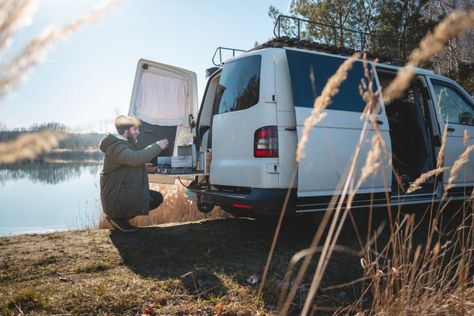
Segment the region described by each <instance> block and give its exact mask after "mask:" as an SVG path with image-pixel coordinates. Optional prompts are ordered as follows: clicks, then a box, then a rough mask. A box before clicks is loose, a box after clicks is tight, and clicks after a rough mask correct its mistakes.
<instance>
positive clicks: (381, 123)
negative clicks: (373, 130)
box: [375, 120, 383, 125]
mask: <svg viewBox="0 0 474 316" xmlns="http://www.w3.org/2000/svg"><path fill="white" fill-rule="evenodd" d="M375 123H377V125H383V122H382V121H381V120H375Z"/></svg>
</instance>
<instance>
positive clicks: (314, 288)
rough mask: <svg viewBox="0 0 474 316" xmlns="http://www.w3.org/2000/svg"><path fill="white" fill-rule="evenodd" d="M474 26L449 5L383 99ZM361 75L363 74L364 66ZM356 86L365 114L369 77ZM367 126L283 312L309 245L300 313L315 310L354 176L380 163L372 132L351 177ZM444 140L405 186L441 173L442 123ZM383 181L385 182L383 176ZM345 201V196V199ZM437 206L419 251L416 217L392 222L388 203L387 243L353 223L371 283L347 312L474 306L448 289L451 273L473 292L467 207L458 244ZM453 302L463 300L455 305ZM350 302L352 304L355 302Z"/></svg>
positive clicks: (371, 102) (471, 17)
mask: <svg viewBox="0 0 474 316" xmlns="http://www.w3.org/2000/svg"><path fill="white" fill-rule="evenodd" d="M473 26H474V11H471V12H468V13H459V12H455V13H453V14H452V15H450V16H449V17H448V18H446V19H445V20H444V21H442V22H441V23H440V24H439V25H438V26H437V27H436V28H435V30H434V32H433V33H432V34H428V35H427V36H426V37H425V38H424V39H423V40H422V41H421V43H420V47H419V48H418V49H416V50H414V51H413V52H412V54H411V55H410V58H409V62H408V64H407V65H406V67H405V68H404V69H402V70H400V71H399V72H398V73H397V76H396V78H395V80H393V81H392V82H391V83H390V85H389V86H388V87H387V89H386V90H385V91H384V101H385V102H390V100H395V99H397V98H398V97H400V96H401V95H402V93H403V92H404V91H405V90H406V89H407V88H408V87H409V85H410V83H411V80H412V78H413V76H414V67H416V66H417V65H420V64H421V63H423V62H425V61H426V60H428V59H429V58H430V57H431V56H432V55H434V54H436V53H438V52H439V51H441V50H442V49H443V47H444V44H445V43H446V41H447V40H448V39H450V38H452V37H455V36H458V35H459V34H460V33H461V32H462V31H463V30H464V29H466V28H471V27H473ZM366 77H368V75H367V71H366ZM365 82H370V80H368V81H367V80H366V81H365ZM360 90H361V94H362V96H363V97H364V100H366V102H367V106H366V110H365V111H364V115H365V116H367V117H368V116H369V114H370V113H372V112H371V109H372V108H373V107H374V106H376V103H377V102H378V100H377V94H376V93H375V92H373V91H368V90H371V89H370V88H369V87H367V85H364V81H363V83H362V85H361V88H360ZM370 96H372V97H370ZM315 103H316V102H315ZM315 108H316V107H315ZM323 109H324V108H323ZM314 112H316V114H317V116H316V117H317V118H318V117H322V115H324V113H322V112H321V111H313V113H314ZM369 120H370V119H369ZM312 121H314V116H313V115H311V117H309V118H308V119H307V122H312ZM316 121H317V120H316ZM312 126H313V125H312V124H306V122H305V131H308V132H307V133H308V134H309V133H310V131H311V128H312ZM366 129H367V124H365V125H364V128H363V129H362V131H361V137H360V139H361V141H360V142H359V144H358V145H357V147H356V150H355V155H354V157H355V158H354V161H352V162H350V164H349V166H348V170H349V172H348V173H347V174H346V175H345V177H344V179H343V180H341V182H340V185H341V187H342V194H341V196H340V197H333V199H332V201H331V203H330V205H329V208H328V211H327V212H326V214H325V215H324V217H323V219H322V221H321V223H320V225H319V227H318V229H317V231H316V234H315V237H314V239H313V241H312V242H311V244H310V246H309V247H308V248H307V249H306V250H305V251H304V252H303V253H302V254H299V255H298V257H299V259H301V258H304V261H303V263H302V264H301V267H300V269H299V271H298V273H297V275H296V277H295V279H294V282H293V285H292V287H291V289H290V291H289V292H288V293H283V294H282V296H283V297H285V298H284V299H282V303H281V304H280V307H279V312H280V313H281V314H283V315H285V314H287V313H288V311H289V308H290V304H291V302H292V301H293V299H294V297H295V295H296V292H297V291H298V288H299V286H300V284H301V281H302V279H303V276H304V274H305V273H306V271H307V269H308V267H309V262H310V260H311V257H312V255H313V254H314V249H320V251H321V254H320V256H319V259H318V261H317V266H316V271H315V272H314V275H313V278H312V282H311V286H310V288H309V291H308V292H307V296H306V301H305V303H304V305H303V308H302V315H307V314H309V313H310V311H311V310H313V312H314V311H315V309H314V308H315V307H316V306H313V303H314V298H315V297H316V294H317V292H318V289H319V286H320V283H321V280H322V278H323V274H324V272H325V269H326V267H327V265H328V262H329V258H330V257H331V255H332V253H333V251H334V249H335V248H336V242H337V239H338V236H339V234H340V232H341V229H342V226H343V223H344V221H345V219H346V216H347V215H348V214H349V213H350V208H351V203H352V200H353V197H354V195H355V193H356V191H357V189H358V188H359V186H360V183H361V182H363V181H365V179H367V178H368V177H369V176H370V175H371V174H375V172H377V170H378V169H379V168H380V167H381V165H382V164H381V156H382V153H383V152H384V150H381V148H382V146H381V143H380V142H377V141H376V140H377V138H376V136H377V134H376V135H375V136H374V138H373V139H372V148H371V150H370V152H369V154H368V157H367V158H366V164H365V166H364V167H363V169H362V173H361V174H362V177H361V178H360V179H358V180H357V179H355V172H354V169H355V165H356V164H357V160H358V159H359V155H360V145H361V143H362V142H363V140H364V139H365V138H366V136H367V130H366ZM375 129H376V128H375ZM305 134H306V133H305ZM466 138H467V136H465V137H464V141H465V142H466ZM442 143H443V145H442V148H440V152H439V156H438V168H437V169H435V170H432V171H430V172H427V173H425V174H423V175H421V176H420V178H419V179H417V180H416V181H415V183H414V184H413V187H412V188H411V190H412V191H413V190H415V189H416V188H418V187H419V186H420V185H421V184H422V183H424V182H425V181H426V180H427V179H428V178H430V177H432V176H435V175H439V174H441V173H442V172H443V171H444V170H445V168H444V167H441V166H442V164H443V160H444V151H445V143H446V130H445V131H444V133H443V141H442ZM303 150H304V142H303V146H300V144H299V146H298V152H297V157H302V154H301V152H302V151H303ZM471 150H472V147H470V146H467V147H466V150H465V151H464V153H463V154H462V155H461V157H460V158H459V159H458V161H456V163H455V164H454V166H453V167H452V169H451V177H450V178H452V177H454V179H455V177H456V175H457V173H458V172H459V170H460V169H461V167H462V166H464V165H465V164H466V163H467V162H468V156H469V153H470V151H471ZM387 158H389V157H387ZM297 161H299V160H297ZM449 182H452V181H449ZM354 183H357V185H355V186H354ZM386 185H388V184H387V183H386ZM339 188H340V187H338V189H339ZM448 188H449V184H448ZM344 202H346V203H345V205H344ZM444 206H445V205H444ZM443 209H444V208H440V209H437V210H436V209H434V208H433V207H432V208H431V213H430V214H429V219H430V223H432V227H430V231H429V233H428V236H427V243H426V249H425V253H424V255H420V254H421V249H420V248H417V249H416V250H414V249H413V245H412V244H411V243H412V240H411V236H412V234H413V232H414V230H415V229H416V227H417V225H415V221H414V217H400V216H397V217H396V219H395V221H394V222H392V219H391V214H392V212H391V209H390V206H388V211H389V212H388V217H389V220H390V221H391V222H390V227H389V229H390V238H389V241H388V242H387V243H386V246H385V247H382V249H380V247H379V246H377V245H375V246H371V244H370V243H369V242H368V243H367V244H365V245H364V244H362V243H361V237H360V236H359V235H358V233H357V228H356V237H357V239H358V240H359V241H360V243H361V246H362V251H363V253H364V257H363V260H362V262H364V263H365V264H363V266H364V269H366V278H367V279H368V280H369V285H368V286H367V287H366V290H365V292H364V293H363V295H362V297H361V299H360V300H359V301H358V302H357V303H356V304H354V305H352V306H351V307H350V308H349V309H350V310H351V311H352V312H354V310H359V311H361V313H362V314H365V313H376V314H398V313H401V312H402V311H403V312H407V313H409V314H410V313H412V312H414V313H415V314H418V313H419V312H421V313H430V312H434V311H436V310H437V308H438V305H439V304H445V305H443V306H441V308H440V310H443V309H444V310H447V309H449V308H451V309H453V308H454V310H456V311H457V312H460V311H463V309H467V310H469V311H473V308H472V306H471V307H470V305H469V304H471V302H467V303H462V300H459V299H457V298H456V297H455V294H454V293H458V292H460V291H459V287H456V286H454V287H453V283H452V282H451V280H452V279H451V278H450V277H451V276H452V275H454V278H455V279H457V280H459V282H458V283H459V284H462V287H463V288H465V287H466V286H467V288H468V289H469V291H471V292H472V286H473V284H472V280H471V281H469V279H468V275H469V273H468V271H466V267H471V266H472V262H471V261H470V258H471V252H472V250H473V249H474V245H473V242H472V235H473V232H472V220H471V217H472V216H471V215H470V214H469V213H468V212H467V211H466V208H463V209H464V212H463V215H464V216H463V221H462V224H461V226H459V228H458V229H457V230H454V231H455V232H459V231H462V234H457V235H456V236H453V235H452V234H451V235H450V236H451V237H453V238H454V239H453V240H454V242H453V244H455V245H456V246H454V248H451V247H449V245H450V244H449V243H448V244H441V243H440V242H441V237H440V236H441V233H440V232H443V230H442V227H439V225H440V224H439V223H440V222H441V221H440V218H441V217H442V212H443ZM328 214H329V215H328ZM329 217H332V220H331V221H330V220H329ZM351 219H352V218H351ZM466 228H467V229H466ZM325 231H327V233H326V236H325V238H324V239H322V235H323V232H325ZM435 232H437V233H436V234H438V233H439V234H438V235H436V234H435ZM436 236H438V240H437V241H436V244H435V246H434V248H432V242H433V240H434V239H435V237H436ZM373 238H375V239H376V238H377V236H376V235H375V236H374V237H373ZM373 238H369V240H373ZM320 242H321V243H322V246H319V245H320ZM451 242H452V241H451ZM312 249H313V250H312ZM448 254H451V255H452V257H451V258H450V259H451V260H450V261H448V264H447V265H446V264H445V263H446V262H441V261H442V260H441V261H440V260H439V259H440V256H442V257H443V258H445V257H446V256H447V255H448ZM459 254H461V255H459ZM464 254H469V257H468V258H469V260H467V259H465V258H464ZM459 258H463V259H459ZM299 259H298V260H299ZM456 259H458V260H456ZM420 267H421V268H420ZM451 272H454V273H451ZM440 273H442V274H441V278H442V281H439V276H440ZM364 279H365V278H364ZM369 292H370V293H371V295H372V306H371V307H370V308H367V307H365V306H363V305H362V304H361V303H360V302H362V301H363V298H364V297H366V296H367V295H368V293H369ZM448 294H450V295H451V298H453V301H456V303H452V304H451V303H446V302H447V301H446V299H445V297H446V295H448ZM420 302H422V303H424V304H421V306H420V305H419V303H420ZM456 304H457V305H456ZM459 304H460V305H461V307H459V306H458V305H459ZM354 306H357V308H355V307H354ZM392 307H394V308H392ZM346 311H347V310H346Z"/></svg>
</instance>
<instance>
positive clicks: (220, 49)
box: [212, 46, 246, 66]
mask: <svg viewBox="0 0 474 316" xmlns="http://www.w3.org/2000/svg"><path fill="white" fill-rule="evenodd" d="M223 52H232V57H235V53H237V52H238V53H244V52H246V50H243V49H238V48H231V47H222V46H219V47H217V48H216V51H215V52H214V55H213V56H212V63H213V64H214V66H222V64H223V62H224V60H223V59H222V58H224V59H227V58H230V56H228V55H226V54H225V53H224V57H223ZM226 56H228V57H226ZM216 57H219V63H217V62H216Z"/></svg>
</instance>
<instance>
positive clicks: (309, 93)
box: [286, 49, 392, 211]
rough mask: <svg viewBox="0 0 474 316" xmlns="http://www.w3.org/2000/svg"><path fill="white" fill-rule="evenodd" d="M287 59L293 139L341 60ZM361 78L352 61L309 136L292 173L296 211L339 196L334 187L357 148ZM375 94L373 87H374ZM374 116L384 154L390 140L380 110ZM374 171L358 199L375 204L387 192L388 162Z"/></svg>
mask: <svg viewBox="0 0 474 316" xmlns="http://www.w3.org/2000/svg"><path fill="white" fill-rule="evenodd" d="M286 54H287V60H288V66H289V70H290V79H291V87H292V93H293V103H294V106H295V114H296V129H297V134H298V140H299V139H301V137H302V134H303V130H304V121H305V119H306V118H307V117H308V116H310V115H311V110H312V107H313V103H314V99H315V98H316V97H317V96H318V95H320V94H321V91H322V89H323V87H324V85H325V84H326V82H327V80H328V79H329V78H330V76H332V75H333V74H334V73H335V72H336V70H337V68H338V67H339V66H340V65H341V64H342V62H344V58H342V57H339V56H331V55H326V54H319V53H311V52H301V51H297V50H293V49H287V50H286ZM363 77H364V69H363V64H362V62H359V61H358V62H356V63H355V64H354V65H353V67H352V69H351V70H350V71H349V73H348V76H347V79H346V80H345V81H344V82H343V83H342V85H341V87H340V89H339V92H338V94H336V95H335V96H334V97H333V98H332V102H331V104H330V105H329V107H328V108H327V110H326V117H325V118H324V119H323V120H322V121H321V122H320V123H318V124H317V125H316V126H315V127H314V130H313V132H312V133H311V135H310V137H309V139H308V142H307V144H306V146H305V157H304V158H303V159H302V160H301V162H300V165H299V168H298V189H297V195H298V201H299V202H298V209H299V210H300V211H304V210H306V211H310V210H311V205H313V206H314V205H315V204H316V203H319V202H318V201H320V200H321V199H320V198H316V197H328V196H332V195H334V194H336V195H339V194H341V191H342V190H341V187H340V186H339V183H340V181H341V179H342V180H344V179H345V178H346V173H347V170H348V166H349V165H350V164H351V163H352V161H353V159H354V153H355V150H356V147H357V144H358V143H359V138H360V136H361V132H362V128H363V125H364V120H361V114H362V111H363V109H364V107H365V102H364V101H363V100H362V98H361V96H360V94H359V90H358V86H359V83H360V81H361V79H362V78H363ZM374 87H375V89H376V87H377V85H375V86H374ZM374 115H376V116H377V117H376V121H377V123H378V124H379V125H378V127H379V129H380V132H381V134H382V137H383V139H384V141H385V144H386V146H387V150H388V151H389V152H390V150H391V146H390V144H391V143H390V136H389V127H388V120H387V117H386V114H385V112H384V109H380V113H378V114H374ZM374 134H375V130H374V129H373V128H372V127H370V128H369V130H368V134H367V137H366V138H365V139H364V140H363V148H362V150H361V153H360V156H359V161H358V164H357V165H356V171H357V172H356V175H355V179H356V181H357V179H358V178H359V177H360V172H361V169H362V167H363V166H364V164H365V161H366V157H367V153H368V152H369V150H370V148H371V138H372V136H373V135H374ZM384 161H385V163H384V165H383V166H381V168H380V169H379V170H378V172H377V174H376V175H375V176H374V177H373V178H369V179H367V181H366V182H365V183H364V184H363V185H362V186H361V188H360V189H359V191H358V192H357V193H358V194H360V195H361V197H362V196H363V195H366V196H367V198H368V199H370V200H372V199H375V198H376V196H375V195H374V196H372V194H373V193H381V194H380V195H379V196H380V197H382V196H383V195H384V194H383V193H384V192H390V191H391V186H390V184H391V181H392V180H391V179H392V172H391V165H390V158H388V159H385V160H384Z"/></svg>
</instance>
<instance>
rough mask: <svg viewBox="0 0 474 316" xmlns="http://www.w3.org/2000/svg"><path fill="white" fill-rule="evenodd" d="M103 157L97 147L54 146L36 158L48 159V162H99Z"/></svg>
mask: <svg viewBox="0 0 474 316" xmlns="http://www.w3.org/2000/svg"><path fill="white" fill-rule="evenodd" d="M103 158H104V154H103V153H102V152H101V151H100V150H99V149H93V148H89V149H79V150H76V149H67V148H56V149H53V150H51V151H50V152H47V153H45V154H42V155H41V156H39V157H38V158H37V160H42V161H49V162H56V163H60V162H64V163H67V162H78V161H80V162H92V163H93V162H96V163H101V162H102V159H103Z"/></svg>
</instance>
